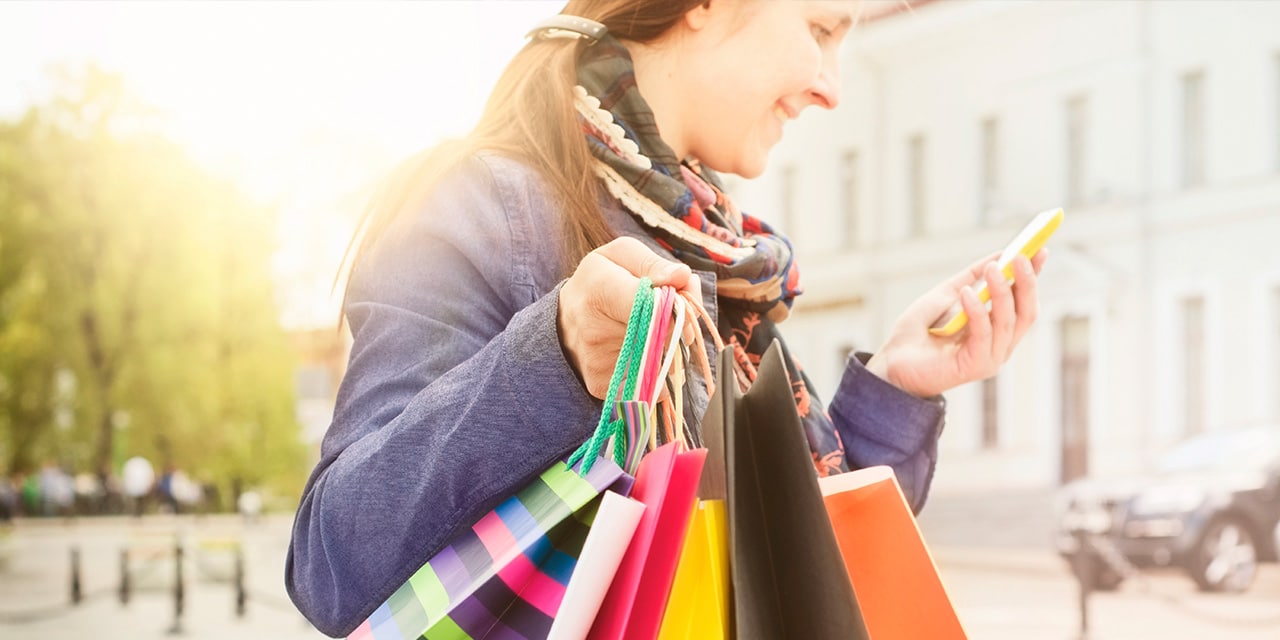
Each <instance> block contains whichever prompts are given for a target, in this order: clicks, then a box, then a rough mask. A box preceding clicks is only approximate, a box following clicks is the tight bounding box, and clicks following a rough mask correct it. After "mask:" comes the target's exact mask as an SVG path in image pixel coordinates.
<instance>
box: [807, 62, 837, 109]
mask: <svg viewBox="0 0 1280 640" xmlns="http://www.w3.org/2000/svg"><path fill="white" fill-rule="evenodd" d="M809 99H810V100H812V101H813V103H814V104H816V105H818V106H819V107H822V108H823V109H834V108H836V105H838V104H840V67H839V66H838V65H837V64H835V63H834V62H827V63H826V64H823V65H822V71H821V72H820V73H818V78H817V80H816V81H814V83H813V86H812V87H810V88H809Z"/></svg>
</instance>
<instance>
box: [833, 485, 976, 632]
mask: <svg viewBox="0 0 1280 640" xmlns="http://www.w3.org/2000/svg"><path fill="white" fill-rule="evenodd" d="M818 484H819V486H820V487H821V488H822V495H823V500H824V501H825V502H826V505H827V513H828V514H829V515H830V517H831V524H832V526H833V528H834V530H835V534H836V541H837V542H838V543H839V545H840V552H841V554H842V555H843V556H844V563H845V567H846V568H847V569H848V571H849V577H850V579H852V581H853V586H854V588H855V589H857V592H858V604H859V605H861V607H862V615H863V617H864V618H865V619H866V624H867V629H868V630H869V631H870V632H871V637H872V638H873V639H874V640H894V639H895V638H930V639H931V640H964V638H965V633H964V629H963V628H962V627H961V625H960V620H959V618H957V617H956V612H955V608H954V607H953V606H952V605H951V599H950V598H948V597H947V592H946V589H945V588H944V587H943V584H942V579H941V578H940V577H939V576H938V568H937V565H935V564H934V562H933V557H932V556H931V555H930V554H929V548H928V547H927V546H926V545H925V542H924V537H923V536H922V535H921V534H920V528H919V527H918V526H917V525H916V519H915V517H914V516H913V515H912V514H911V507H910V506H908V504H907V500H906V497H904V496H903V494H902V488H901V487H900V486H899V485H898V480H897V478H896V477H894V475H893V469H892V468H890V467H885V466H879V467H869V468H866V469H860V470H858V471H851V472H849V473H844V474H840V475H835V476H829V477H826V478H822V479H820V480H819V481H818Z"/></svg>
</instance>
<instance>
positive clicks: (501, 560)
mask: <svg viewBox="0 0 1280 640" xmlns="http://www.w3.org/2000/svg"><path fill="white" fill-rule="evenodd" d="M630 482H631V479H630V477H628V476H627V475H626V474H625V473H624V472H623V471H622V469H621V468H620V467H618V466H617V465H616V464H614V463H613V461H611V460H609V459H604V458H602V459H599V460H597V461H596V463H595V464H594V465H593V466H592V468H591V469H590V471H588V472H587V474H586V475H585V476H582V475H579V473H578V471H577V470H575V469H573V468H570V467H569V466H567V465H565V464H564V463H556V464H555V465H553V466H552V467H551V468H550V469H548V470H547V471H546V472H544V473H543V474H542V475H541V476H540V477H539V478H538V479H537V480H535V481H534V482H532V483H530V484H529V485H528V486H527V487H525V488H524V489H523V490H521V491H520V492H519V493H517V494H516V495H515V496H512V497H511V498H508V499H507V500H505V501H504V502H502V503H501V504H499V505H498V506H497V507H496V508H494V509H493V510H492V511H490V512H489V513H487V514H485V515H484V517H482V518H481V519H480V521H479V522H477V523H476V524H475V525H474V526H473V527H472V528H471V529H469V530H468V531H466V532H464V533H463V534H462V535H460V536H458V537H457V538H456V539H454V540H453V541H452V542H451V543H450V544H449V546H447V547H445V548H444V549H443V550H441V551H440V552H439V553H437V554H436V555H434V556H432V558H431V559H430V560H429V561H428V562H427V563H426V564H425V565H423V566H422V568H420V569H419V570H418V571H417V572H415V573H414V574H413V576H411V577H410V578H409V580H408V581H407V582H405V583H404V584H403V585H402V586H401V587H400V588H399V589H397V590H396V591H395V593H393V594H392V595H391V597H390V598H388V599H387V600H386V602H384V603H383V604H382V605H381V606H379V607H378V609H377V610H375V611H374V612H373V614H372V615H370V616H369V618H368V619H366V620H365V621H364V623H362V624H361V625H360V626H359V627H358V628H356V630H355V631H354V632H352V633H351V635H350V636H348V638H350V639H351V640H413V639H416V638H420V637H426V638H429V639H430V640H454V639H457V640H463V639H474V640H480V639H481V638H487V637H495V638H496V637H502V638H545V637H546V636H547V634H548V633H549V632H550V629H551V624H552V621H553V618H554V617H555V615H556V612H557V611H558V609H559V606H560V602H561V600H562V599H563V597H564V591H565V588H566V586H567V584H568V579H569V577H570V576H571V575H572V572H573V568H574V565H575V564H576V560H577V557H578V555H579V553H580V552H581V550H582V545H583V543H584V541H585V539H586V532H587V529H588V528H589V527H590V525H591V521H592V520H593V519H594V517H595V512H596V509H597V508H598V505H599V497H600V495H601V493H603V492H604V491H606V490H613V491H615V492H618V493H623V494H625V493H626V492H627V490H628V485H629V484H630Z"/></svg>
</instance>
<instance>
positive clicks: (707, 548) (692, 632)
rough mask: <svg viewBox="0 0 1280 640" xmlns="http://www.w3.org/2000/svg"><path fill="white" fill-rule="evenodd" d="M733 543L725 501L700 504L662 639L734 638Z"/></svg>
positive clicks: (682, 555)
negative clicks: (731, 631)
mask: <svg viewBox="0 0 1280 640" xmlns="http://www.w3.org/2000/svg"><path fill="white" fill-rule="evenodd" d="M729 598H730V589H729V543H728V540H727V539H726V533H725V503H724V500H699V501H698V503H697V505H695V506H694V510H693V517H692V518H691V519H690V521H689V531H688V533H687V534H686V535H685V541H684V549H683V550H682V551H681V552H680V562H679V564H678V565H677V566H676V576H675V582H674V583H673V584H672V586H671V595H670V597H669V598H668V599H667V609H666V613H665V614H664V615H663V617H662V628H661V630H660V631H659V633H658V638H659V640H685V639H686V638H698V640H717V639H721V638H729V637H730V634H729V629H730V626H729V625H730V621H729V614H730V610H729V604H730V600H729Z"/></svg>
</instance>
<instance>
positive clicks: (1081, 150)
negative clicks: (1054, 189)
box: [1066, 96, 1089, 205]
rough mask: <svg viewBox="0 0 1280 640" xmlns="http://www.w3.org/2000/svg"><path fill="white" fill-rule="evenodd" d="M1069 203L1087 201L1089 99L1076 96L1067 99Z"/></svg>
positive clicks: (1076, 203) (1077, 203) (1075, 203)
mask: <svg viewBox="0 0 1280 640" xmlns="http://www.w3.org/2000/svg"><path fill="white" fill-rule="evenodd" d="M1066 112H1067V203H1068V204H1071V205H1081V204H1084V201H1085V187H1086V184H1085V171H1086V169H1087V168H1088V167H1087V166H1086V164H1085V159H1086V154H1087V153H1088V148H1087V146H1086V143H1087V142H1088V133H1089V99H1088V97H1087V96H1075V97H1073V98H1070V99H1068V100H1067V104H1066Z"/></svg>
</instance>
